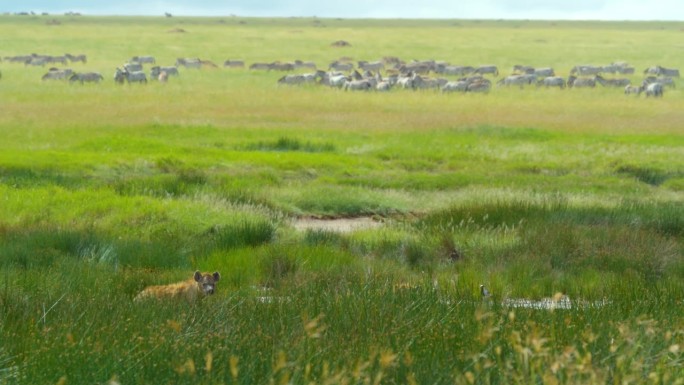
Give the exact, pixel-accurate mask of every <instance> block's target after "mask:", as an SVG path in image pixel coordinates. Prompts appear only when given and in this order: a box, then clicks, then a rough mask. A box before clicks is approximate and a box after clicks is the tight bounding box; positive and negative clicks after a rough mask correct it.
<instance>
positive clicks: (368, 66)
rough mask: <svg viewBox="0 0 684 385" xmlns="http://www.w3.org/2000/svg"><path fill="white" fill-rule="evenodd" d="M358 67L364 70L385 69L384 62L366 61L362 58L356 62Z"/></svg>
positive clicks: (376, 70)
mask: <svg viewBox="0 0 684 385" xmlns="http://www.w3.org/2000/svg"><path fill="white" fill-rule="evenodd" d="M358 68H359V69H361V70H364V71H375V72H378V71H380V70H384V69H385V63H383V62H382V61H373V62H367V61H364V60H362V61H359V62H358Z"/></svg>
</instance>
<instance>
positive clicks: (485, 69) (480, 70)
mask: <svg viewBox="0 0 684 385" xmlns="http://www.w3.org/2000/svg"><path fill="white" fill-rule="evenodd" d="M473 73H476V74H480V75H484V74H492V75H494V76H499V69H498V68H496V66H495V65H486V66H480V67H477V68H475V71H473Z"/></svg>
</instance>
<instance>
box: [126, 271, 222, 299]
mask: <svg viewBox="0 0 684 385" xmlns="http://www.w3.org/2000/svg"><path fill="white" fill-rule="evenodd" d="M220 279H221V274H219V272H218V271H215V272H214V273H212V274H208V273H206V274H202V273H201V272H199V271H196V272H195V274H194V275H193V277H192V278H190V279H188V280H187V281H183V282H178V283H172V284H169V285H159V286H148V287H146V288H145V289H144V290H143V291H141V292H140V293H139V294H138V295H137V296H136V297H135V299H134V301H136V302H139V301H142V300H146V299H158V300H162V299H185V300H187V301H188V302H191V303H192V302H194V301H196V300H198V299H200V298H202V297H205V296H207V295H211V294H214V293H215V292H216V282H218V281H219V280H220Z"/></svg>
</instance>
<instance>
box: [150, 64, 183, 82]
mask: <svg viewBox="0 0 684 385" xmlns="http://www.w3.org/2000/svg"><path fill="white" fill-rule="evenodd" d="M162 72H166V75H168V76H178V75H179V73H178V67H176V66H154V67H152V68H150V78H152V79H157V78H158V77H159V74H161V73H162Z"/></svg>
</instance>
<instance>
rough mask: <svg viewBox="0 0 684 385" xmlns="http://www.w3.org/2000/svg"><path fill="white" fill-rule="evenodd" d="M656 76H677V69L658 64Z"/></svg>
mask: <svg viewBox="0 0 684 385" xmlns="http://www.w3.org/2000/svg"><path fill="white" fill-rule="evenodd" d="M656 75H657V76H667V77H670V78H678V77H679V70H678V69H674V68H672V69H670V68H664V67H661V66H658V73H656Z"/></svg>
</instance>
